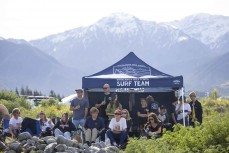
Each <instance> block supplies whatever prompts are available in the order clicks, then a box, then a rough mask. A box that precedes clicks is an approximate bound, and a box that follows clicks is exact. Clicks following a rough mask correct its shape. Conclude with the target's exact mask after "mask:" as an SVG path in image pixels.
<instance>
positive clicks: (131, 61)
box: [82, 52, 183, 116]
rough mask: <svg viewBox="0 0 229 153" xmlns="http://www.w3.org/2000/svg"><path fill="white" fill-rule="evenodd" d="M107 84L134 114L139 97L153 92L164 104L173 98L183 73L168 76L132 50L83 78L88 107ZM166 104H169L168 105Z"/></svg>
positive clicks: (156, 98) (181, 80) (181, 82)
mask: <svg viewBox="0 0 229 153" xmlns="http://www.w3.org/2000/svg"><path fill="white" fill-rule="evenodd" d="M105 83H108V84H109V85H110V90H111V92H117V93H118V97H119V101H120V102H121V104H122V105H123V106H124V108H127V109H128V110H129V111H131V112H133V113H134V114H132V116H133V115H136V110H135V109H134V108H137V107H139V106H140V98H145V97H146V96H148V95H152V96H153V97H154V99H155V100H156V101H158V102H159V103H160V104H163V105H167V106H168V104H169V103H170V102H171V101H172V99H174V96H175V91H177V90H179V89H182V88H183V76H175V77H174V76H171V75H169V74H166V73H163V72H161V71H158V70H157V69H155V68H153V67H151V66H150V65H148V64H147V63H145V62H144V61H142V60H141V59H140V58H138V57H137V56H136V55H135V54H134V53H133V52H130V53H129V54H128V55H126V56H125V57H124V58H122V59H121V60H120V61H118V62H117V63H115V64H113V65H111V66H110V67H108V68H106V69H104V70H102V71H100V72H98V73H96V74H93V75H90V76H85V77H83V78H82V88H83V89H84V90H85V93H86V97H88V99H89V103H90V106H94V105H95V103H97V102H98V100H97V99H98V98H97V97H99V96H102V95H103V88H102V87H103V85H104V84H105ZM168 107H169V106H168Z"/></svg>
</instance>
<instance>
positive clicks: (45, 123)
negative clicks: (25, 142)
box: [41, 119, 54, 131]
mask: <svg viewBox="0 0 229 153" xmlns="http://www.w3.org/2000/svg"><path fill="white" fill-rule="evenodd" d="M49 121H50V119H47V121H46V122H41V131H46V128H47V127H50V128H51V129H52V128H53V127H54V124H53V123H52V122H51V124H49V123H48V122H49Z"/></svg>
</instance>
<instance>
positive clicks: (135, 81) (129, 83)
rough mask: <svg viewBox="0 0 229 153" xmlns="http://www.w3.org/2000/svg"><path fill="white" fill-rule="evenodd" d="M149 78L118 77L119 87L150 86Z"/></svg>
mask: <svg viewBox="0 0 229 153" xmlns="http://www.w3.org/2000/svg"><path fill="white" fill-rule="evenodd" d="M149 86H150V84H149V79H139V78H130V79H117V87H149Z"/></svg>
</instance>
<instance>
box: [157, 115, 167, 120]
mask: <svg viewBox="0 0 229 153" xmlns="http://www.w3.org/2000/svg"><path fill="white" fill-rule="evenodd" d="M157 117H158V119H159V120H160V121H162V122H164V121H165V120H166V115H165V114H163V115H162V114H159V115H158V116H157Z"/></svg>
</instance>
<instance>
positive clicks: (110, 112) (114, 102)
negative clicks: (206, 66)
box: [106, 93, 122, 121]
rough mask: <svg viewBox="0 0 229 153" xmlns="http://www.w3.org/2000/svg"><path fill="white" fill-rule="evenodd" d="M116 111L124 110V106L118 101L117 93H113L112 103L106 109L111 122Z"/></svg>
mask: <svg viewBox="0 0 229 153" xmlns="http://www.w3.org/2000/svg"><path fill="white" fill-rule="evenodd" d="M116 109H120V110H122V105H121V104H120V103H119V101H118V95H117V94H116V93H113V94H112V95H111V101H110V103H109V104H108V105H107V108H106V113H107V116H108V117H109V121H110V120H111V119H112V118H113V116H114V112H115V110H116Z"/></svg>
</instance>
